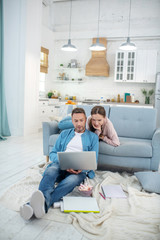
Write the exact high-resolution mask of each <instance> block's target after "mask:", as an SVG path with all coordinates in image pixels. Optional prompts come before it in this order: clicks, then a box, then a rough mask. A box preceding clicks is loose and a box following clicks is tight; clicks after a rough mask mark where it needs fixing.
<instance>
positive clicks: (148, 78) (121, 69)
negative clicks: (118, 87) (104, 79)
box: [115, 50, 157, 83]
mask: <svg viewBox="0 0 160 240" xmlns="http://www.w3.org/2000/svg"><path fill="white" fill-rule="evenodd" d="M156 65H157V51H156V50H137V51H130V52H128V51H118V52H117V53H116V61H115V81H116V82H141V83H154V82H155V76H156Z"/></svg>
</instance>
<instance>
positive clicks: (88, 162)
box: [57, 151, 97, 170]
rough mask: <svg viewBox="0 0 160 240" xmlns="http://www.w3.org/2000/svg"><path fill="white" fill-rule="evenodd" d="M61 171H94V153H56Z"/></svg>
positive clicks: (95, 166) (95, 163) (95, 165)
mask: <svg viewBox="0 0 160 240" xmlns="http://www.w3.org/2000/svg"><path fill="white" fill-rule="evenodd" d="M57 155H58V160H59V163H60V168H61V170H66V169H70V168H72V169H73V170H96V169H97V162H96V152H94V151H89V152H85V151H84V152H57Z"/></svg>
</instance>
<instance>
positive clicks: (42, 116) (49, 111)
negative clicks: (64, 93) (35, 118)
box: [39, 99, 60, 128]
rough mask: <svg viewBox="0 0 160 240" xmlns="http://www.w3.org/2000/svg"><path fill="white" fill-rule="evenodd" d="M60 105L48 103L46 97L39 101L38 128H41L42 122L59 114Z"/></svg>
mask: <svg viewBox="0 0 160 240" xmlns="http://www.w3.org/2000/svg"><path fill="white" fill-rule="evenodd" d="M59 109H60V106H59V105H58V104H57V105H49V101H48V99H47V100H45V101H39V128H42V122H45V121H51V119H52V118H56V117H58V116H59Z"/></svg>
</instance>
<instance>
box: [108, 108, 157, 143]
mask: <svg viewBox="0 0 160 240" xmlns="http://www.w3.org/2000/svg"><path fill="white" fill-rule="evenodd" d="M109 119H110V120H111V122H112V123H113V125H114V127H115V130H116V131H117V134H118V136H119V137H131V138H142V139H152V136H153V133H154V131H155V129H156V109H153V108H139V107H115V106H113V107H111V109H110V115H109Z"/></svg>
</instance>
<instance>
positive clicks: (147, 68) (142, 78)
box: [136, 50, 157, 83]
mask: <svg viewBox="0 0 160 240" xmlns="http://www.w3.org/2000/svg"><path fill="white" fill-rule="evenodd" d="M156 64H157V51H156V50H139V51H137V60H136V82H143V83H154V82H155V80H156Z"/></svg>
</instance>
